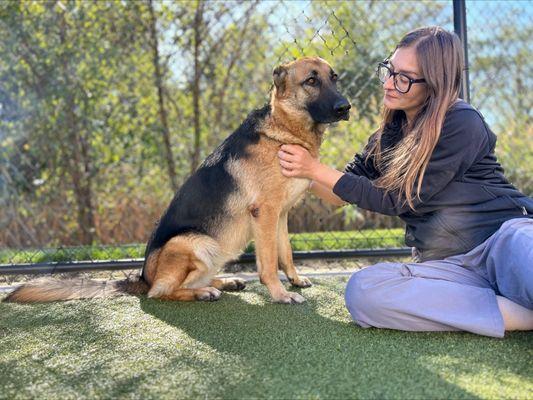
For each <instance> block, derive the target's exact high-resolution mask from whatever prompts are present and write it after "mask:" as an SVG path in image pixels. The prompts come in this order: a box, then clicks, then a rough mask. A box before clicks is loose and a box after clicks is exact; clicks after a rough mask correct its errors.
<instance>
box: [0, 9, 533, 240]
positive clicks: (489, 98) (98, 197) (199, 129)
mask: <svg viewBox="0 0 533 400" xmlns="http://www.w3.org/2000/svg"><path fill="white" fill-rule="evenodd" d="M513 4H514V6H513V7H514V8H516V7H518V11H516V10H514V8H513V7H509V8H508V9H506V12H508V14H509V15H511V14H512V13H513V12H515V13H516V12H518V13H520V12H522V11H520V10H523V9H522V8H521V7H522V5H521V4H520V3H513ZM151 5H153V8H152V7H151ZM300 8H301V9H300ZM152 11H153V13H152ZM152 15H153V18H154V20H153V22H154V25H155V28H156V35H155V37H156V38H157V43H158V46H157V50H158V54H159V56H158V57H155V56H154V37H153V36H152V31H151V22H152ZM503 15H507V14H505V13H503V14H502V16H503ZM502 21H503V22H502ZM512 21H513V18H512V17H510V16H509V17H505V18H498V19H495V20H493V21H491V24H492V25H491V27H490V28H491V35H486V34H477V35H476V34H475V31H473V32H474V34H472V35H470V34H469V40H470V43H471V50H470V55H471V66H472V68H471V70H472V73H473V75H472V78H471V82H472V87H473V99H474V101H473V104H474V105H475V106H478V107H480V108H481V109H482V111H484V110H485V109H486V110H488V119H489V121H490V122H491V124H493V130H494V131H495V132H496V133H497V134H498V135H499V144H498V148H497V151H498V156H499V158H500V160H501V161H502V164H503V166H504V167H505V169H506V174H507V176H508V177H509V178H510V179H511V181H512V182H514V183H515V184H516V185H517V186H518V187H519V188H520V189H521V190H523V191H525V192H526V193H528V194H531V193H533V183H532V180H531V179H532V178H531V177H532V176H533V173H532V171H531V166H532V165H533V148H532V146H533V143H532V142H531V140H530V139H529V137H530V136H531V133H532V132H531V115H530V111H531V99H530V97H531V96H529V97H528V94H529V92H530V90H529V89H530V86H531V82H530V79H528V76H529V75H530V74H529V75H528V72H529V70H530V69H528V68H527V64H528V62H527V60H528V55H529V52H528V46H527V45H528V39H529V37H531V27H530V26H526V27H525V28H524V24H514V23H513V22H512ZM430 24H438V25H444V26H446V27H448V28H451V5H450V4H448V3H445V2H427V1H423V2H374V1H357V2H346V1H313V2H310V3H306V4H304V3H303V2H275V1H274V2H257V1H237V2H228V1H208V2H206V1H187V2H162V1H154V2H153V3H151V2H149V1H119V0H114V1H105V2H104V1H81V0H78V1H68V2H67V1H64V2H55V1H22V0H21V1H9V2H1V3H0V36H1V37H2V41H0V85H1V87H0V106H1V108H0V171H1V173H0V206H1V207H2V214H1V218H0V222H1V223H2V228H3V230H2V232H1V233H0V241H1V242H2V243H4V244H5V245H6V246H7V247H10V246H13V247H32V248H33V247H40V246H51V247H57V246H61V245H64V246H73V245H79V244H85V245H90V244H124V243H137V242H144V241H145V240H146V239H147V237H148V234H149V232H150V231H151V229H152V227H153V223H154V221H155V220H156V219H157V218H158V217H159V216H160V215H161V213H162V211H163V210H164V208H165V207H166V205H167V204H168V202H169V200H170V199H171V197H172V195H173V190H172V189H171V185H170V184H169V181H170V178H169V176H170V171H169V169H170V168H171V167H170V161H169V160H171V161H172V162H173V164H174V165H175V167H174V168H175V171H174V173H175V176H176V179H177V181H178V184H179V183H182V182H183V181H184V180H185V179H186V178H187V176H188V175H189V174H190V172H191V168H192V167H194V158H195V157H196V156H197V158H198V159H199V160H200V161H201V160H202V159H203V158H204V157H205V156H206V155H207V154H209V153H210V152H211V151H212V150H213V149H214V148H215V146H217V145H218V144H219V143H220V142H221V141H222V140H223V139H224V138H225V137H226V136H227V135H228V134H229V133H231V132H232V131H233V130H235V128H237V127H238V125H239V124H240V123H241V122H242V120H243V119H244V118H245V116H246V115H247V114H248V113H249V112H250V111H251V110H252V109H254V108H259V107H261V106H262V105H263V104H265V102H267V101H268V97H269V91H270V88H271V73H272V70H273V68H274V67H275V66H276V65H277V64H278V63H282V62H286V61H290V60H292V59H293V58H296V57H299V56H303V55H319V56H322V57H324V58H325V59H327V60H328V61H329V62H330V63H331V65H332V66H333V67H334V68H335V69H336V70H337V71H338V72H339V75H340V78H341V79H340V87H341V90H342V91H343V92H344V93H346V94H347V96H348V97H349V99H350V101H351V102H352V104H353V113H352V118H351V120H350V121H349V122H347V123H346V122H342V123H339V124H337V125H336V126H334V127H332V128H331V129H330V130H329V132H328V134H327V136H326V140H325V142H324V145H323V148H322V154H321V159H322V161H323V162H325V163H327V164H329V165H332V166H334V167H336V168H343V167H344V165H345V164H346V162H348V161H349V160H350V159H351V158H352V157H353V155H354V153H356V152H358V151H360V150H361V149H362V147H363V146H364V145H365V144H366V142H367V139H368V137H369V136H370V134H371V133H372V132H374V131H375V130H376V129H377V128H378V125H379V122H380V106H381V95H382V94H381V89H380V86H379V83H378V81H377V79H375V77H374V69H375V64H376V62H377V61H380V60H381V59H383V58H384V57H387V56H388V55H389V54H390V53H391V51H392V50H393V49H394V46H395V44H396V43H397V41H398V39H399V38H400V37H401V35H403V34H404V33H405V32H407V31H408V30H411V29H413V28H414V27H417V26H421V25H430ZM495 41H496V42H497V43H499V46H497V51H494V42H495ZM156 67H159V69H160V74H161V82H157V79H156ZM474 77H475V78H474ZM484 77H485V78H484ZM158 86H159V87H158ZM159 93H161V94H162V100H163V101H162V103H163V104H162V105H161V104H160V102H159V99H160V97H159ZM162 108H164V110H165V111H166V115H167V125H168V136H169V143H168V144H167V143H166V142H165V138H164V135H163V134H162V133H163V132H164V121H163V119H162V117H161V115H162ZM168 153H170V154H168ZM298 212H299V211H298ZM321 212H322V214H320V215H317V214H316V213H313V212H307V214H306V215H307V216H306V217H305V218H307V220H306V219H303V218H300V220H301V222H300V224H299V226H298V229H297V230H298V231H300V230H306V229H307V228H306V227H309V229H311V230H314V229H313V228H312V227H313V226H314V224H313V223H312V221H310V218H311V217H312V218H321V219H324V220H329V218H328V215H329V214H327V213H331V211H330V210H327V209H323V211H321ZM337 217H339V218H340V217H342V218H343V224H340V225H339V224H337V225H333V224H332V225H331V226H330V227H327V228H325V229H329V230H332V229H338V230H341V229H343V228H344V229H353V227H354V226H355V225H357V226H364V227H376V226H380V227H381V226H398V225H397V222H390V218H388V217H374V216H372V217H371V216H370V215H369V214H368V213H366V212H361V210H357V209H356V208H354V209H352V210H351V211H346V212H344V213H343V214H342V215H340V214H339V215H337ZM337 220H338V218H337ZM355 222H357V224H355Z"/></svg>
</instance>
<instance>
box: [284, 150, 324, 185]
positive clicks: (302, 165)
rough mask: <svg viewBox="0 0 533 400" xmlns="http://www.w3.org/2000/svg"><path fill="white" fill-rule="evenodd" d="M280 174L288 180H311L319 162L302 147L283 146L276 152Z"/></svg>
mask: <svg viewBox="0 0 533 400" xmlns="http://www.w3.org/2000/svg"><path fill="white" fill-rule="evenodd" d="M278 157H279V164H280V165H281V173H282V174H283V175H284V176H286V177H290V178H307V179H313V178H314V174H315V171H316V168H317V166H318V165H320V162H319V161H318V160H317V159H316V158H314V157H313V156H311V154H310V153H309V152H308V151H307V150H306V149H305V148H303V147H302V146H299V145H297V144H284V145H282V146H281V148H280V150H279V151H278Z"/></svg>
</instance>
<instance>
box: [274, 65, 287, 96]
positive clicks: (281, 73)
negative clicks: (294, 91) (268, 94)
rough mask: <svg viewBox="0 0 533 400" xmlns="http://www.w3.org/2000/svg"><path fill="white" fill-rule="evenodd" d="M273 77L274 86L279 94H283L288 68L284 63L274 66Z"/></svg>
mask: <svg viewBox="0 0 533 400" xmlns="http://www.w3.org/2000/svg"><path fill="white" fill-rule="evenodd" d="M272 78H273V80H274V86H276V91H277V93H279V94H283V92H284V91H285V87H286V78H287V68H286V67H285V66H284V65H279V66H277V67H276V68H274V71H273V72H272Z"/></svg>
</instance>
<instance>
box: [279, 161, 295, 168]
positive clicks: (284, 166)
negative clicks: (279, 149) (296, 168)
mask: <svg viewBox="0 0 533 400" xmlns="http://www.w3.org/2000/svg"><path fill="white" fill-rule="evenodd" d="M279 164H280V165H281V167H282V168H286V169H291V166H292V163H290V162H288V161H284V160H279Z"/></svg>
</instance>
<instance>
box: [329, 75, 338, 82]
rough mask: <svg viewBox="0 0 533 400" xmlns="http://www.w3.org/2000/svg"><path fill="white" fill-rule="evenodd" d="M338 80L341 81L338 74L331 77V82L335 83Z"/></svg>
mask: <svg viewBox="0 0 533 400" xmlns="http://www.w3.org/2000/svg"><path fill="white" fill-rule="evenodd" d="M338 79H339V75H337V74H333V75H331V80H332V81H333V82H337V80H338Z"/></svg>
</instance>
